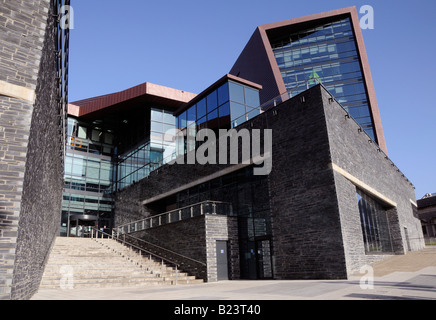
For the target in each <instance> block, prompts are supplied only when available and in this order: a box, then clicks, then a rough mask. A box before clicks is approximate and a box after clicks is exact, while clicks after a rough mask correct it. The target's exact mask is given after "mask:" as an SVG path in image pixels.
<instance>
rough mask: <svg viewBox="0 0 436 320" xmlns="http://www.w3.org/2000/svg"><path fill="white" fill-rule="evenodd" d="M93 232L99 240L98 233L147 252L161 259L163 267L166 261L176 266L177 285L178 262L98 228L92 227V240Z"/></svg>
mask: <svg viewBox="0 0 436 320" xmlns="http://www.w3.org/2000/svg"><path fill="white" fill-rule="evenodd" d="M93 231H95V232H96V233H95V234H96V237H95V239H98V233H101V238H103V236H104V235H106V236H108V238H110V239H112V240H115V241H120V242H122V243H123V244H124V245H127V246H129V247H130V248H134V249H136V250H138V251H142V252H145V253H146V254H148V255H150V257H153V258H155V259H156V258H157V259H160V260H161V263H162V265H163V264H164V261H165V262H166V263H168V264H170V265H174V266H175V272H176V283H175V284H176V285H177V277H178V268H179V266H180V264H178V263H176V262H174V261H171V260H170V259H168V258H165V257H162V256H160V255H158V254H156V253H153V252H150V251H148V250H145V249H144V248H141V247H138V246H136V245H134V244H131V243H128V242H127V241H125V239H119V238H114V236H113V234H109V233H107V232H104V231H101V230H98V228H95V227H92V228H91V238H92V239H94V236H93V235H94V232H93Z"/></svg>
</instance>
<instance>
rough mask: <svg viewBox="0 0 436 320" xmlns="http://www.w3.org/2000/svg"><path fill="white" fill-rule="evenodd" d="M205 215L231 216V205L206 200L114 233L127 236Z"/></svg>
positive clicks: (119, 227) (125, 226)
mask: <svg viewBox="0 0 436 320" xmlns="http://www.w3.org/2000/svg"><path fill="white" fill-rule="evenodd" d="M207 214H213V215H225V216H232V215H233V209H232V204H231V203H227V202H221V201H211V200H207V201H204V202H199V203H196V204H193V205H190V206H186V207H183V208H179V209H174V210H171V211H168V212H165V213H161V214H158V215H155V216H151V217H148V218H146V219H142V220H138V221H133V222H129V223H126V224H123V225H120V226H118V227H117V228H116V229H115V231H116V233H117V235H122V234H129V233H132V232H137V231H142V230H146V229H150V228H154V227H158V226H162V225H165V224H169V223H173V222H178V221H182V220H186V219H191V218H194V217H198V216H202V215H207Z"/></svg>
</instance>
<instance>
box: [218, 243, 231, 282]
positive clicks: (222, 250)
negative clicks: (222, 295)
mask: <svg viewBox="0 0 436 320" xmlns="http://www.w3.org/2000/svg"><path fill="white" fill-rule="evenodd" d="M216 267H217V280H218V281H219V280H229V266H228V259H227V241H220V240H217V241H216Z"/></svg>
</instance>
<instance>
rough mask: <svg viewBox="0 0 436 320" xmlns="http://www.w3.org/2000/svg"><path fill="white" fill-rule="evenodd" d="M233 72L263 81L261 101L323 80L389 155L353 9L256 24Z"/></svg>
mask: <svg viewBox="0 0 436 320" xmlns="http://www.w3.org/2000/svg"><path fill="white" fill-rule="evenodd" d="M230 74H233V75H236V76H239V77H242V78H244V79H247V80H250V81H253V82H255V83H258V84H260V85H262V87H263V89H262V91H261V92H260V99H261V103H266V102H268V101H269V100H270V99H274V98H275V97H279V96H282V95H283V94H284V93H285V92H289V93H290V94H291V95H292V96H295V95H296V94H299V93H301V92H303V91H304V90H306V89H307V88H308V87H310V86H311V85H313V84H317V83H322V84H323V85H324V86H325V87H326V89H327V90H329V91H330V93H331V94H332V95H333V96H334V97H335V99H336V100H337V101H338V102H339V103H340V104H341V105H342V106H343V107H344V108H345V109H346V110H347V111H348V112H349V114H350V115H351V116H352V117H353V118H354V120H356V122H357V123H358V124H359V125H360V126H361V127H362V129H363V130H365V132H366V133H367V134H368V135H369V136H370V137H371V138H372V140H374V141H375V142H376V143H378V145H379V146H380V148H381V149H382V150H383V151H385V152H386V153H387V149H386V144H385V140H384V134H383V128H382V125H381V119H380V114H379V109H378V104H377V100H376V96H375V90H374V85H373V82H372V76H371V72H370V69H369V63H368V58H367V55H366V50H365V46H364V43H363V36H362V31H361V29H360V25H359V17H358V14H357V10H356V8H355V7H350V8H345V9H339V10H334V11H330V12H325V13H320V14H314V15H310V16H306V17H301V18H295V19H290V20H286V21H281V22H275V23H271V24H266V25H261V26H258V27H257V29H256V30H255V32H254V33H253V35H252V37H251V39H250V40H249V42H248V43H247V45H246V46H245V48H244V50H243V51H242V53H241V54H240V56H239V58H238V59H237V61H236V63H235V64H234V66H233V67H232V69H231V71H230Z"/></svg>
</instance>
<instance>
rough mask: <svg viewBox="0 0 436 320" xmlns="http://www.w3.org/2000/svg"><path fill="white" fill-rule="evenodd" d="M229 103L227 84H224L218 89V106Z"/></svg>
mask: <svg viewBox="0 0 436 320" xmlns="http://www.w3.org/2000/svg"><path fill="white" fill-rule="evenodd" d="M227 101H229V84H228V83H227V82H226V83H224V84H223V85H222V86H221V87H219V88H218V105H222V104H223V103H226V102H227Z"/></svg>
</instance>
